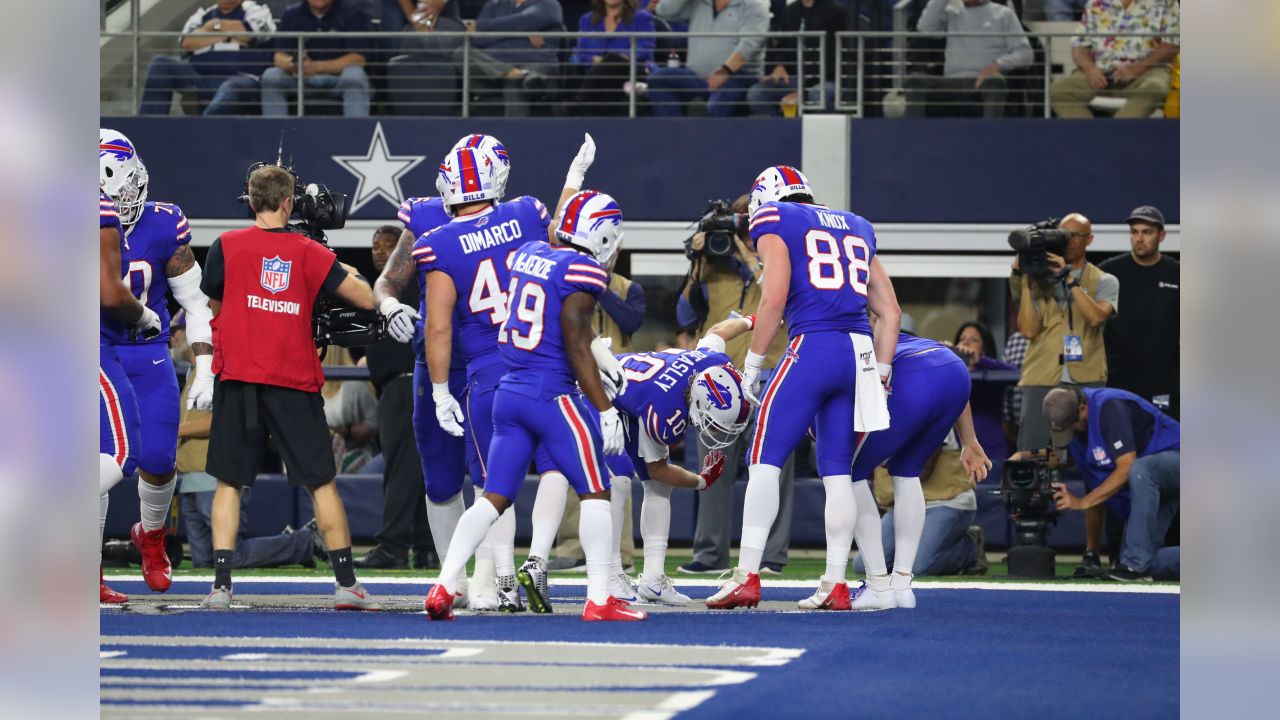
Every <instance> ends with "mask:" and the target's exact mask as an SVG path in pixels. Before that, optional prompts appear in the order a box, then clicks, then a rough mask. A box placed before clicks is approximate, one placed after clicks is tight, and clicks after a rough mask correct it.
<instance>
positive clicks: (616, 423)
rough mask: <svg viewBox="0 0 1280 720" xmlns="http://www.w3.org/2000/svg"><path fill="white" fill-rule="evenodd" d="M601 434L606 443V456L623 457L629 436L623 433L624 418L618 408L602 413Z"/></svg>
mask: <svg viewBox="0 0 1280 720" xmlns="http://www.w3.org/2000/svg"><path fill="white" fill-rule="evenodd" d="M600 433H601V435H602V436H603V437H602V439H603V441H604V443H603V444H604V454H605V455H621V454H622V453H623V452H625V451H626V449H627V436H626V433H624V432H623V431H622V418H621V417H619V416H618V409H617V408H613V407H611V408H609V409H608V410H605V411H604V412H602V413H600Z"/></svg>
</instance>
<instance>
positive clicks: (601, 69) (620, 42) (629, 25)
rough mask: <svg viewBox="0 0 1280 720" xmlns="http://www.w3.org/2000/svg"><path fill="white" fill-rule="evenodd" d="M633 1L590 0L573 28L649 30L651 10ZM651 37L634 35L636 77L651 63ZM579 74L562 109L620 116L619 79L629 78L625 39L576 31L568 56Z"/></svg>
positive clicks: (622, 101)
mask: <svg viewBox="0 0 1280 720" xmlns="http://www.w3.org/2000/svg"><path fill="white" fill-rule="evenodd" d="M636 1H637V0H591V12H588V13H583V14H582V17H581V18H579V19H578V32H582V33H615V32H653V31H654V25H653V15H651V14H650V13H649V11H647V10H640V9H638V8H637V7H636ZM656 42H657V40H656V39H655V38H653V37H646V38H636V39H635V47H636V58H635V62H636V80H637V81H642V80H644V79H645V78H646V77H648V75H649V71H650V70H651V69H652V68H653V48H654V45H655V44H656ZM570 59H571V60H572V62H573V64H574V66H575V67H576V68H578V69H579V70H580V71H581V72H582V73H583V74H582V77H581V78H579V79H578V80H577V81H576V82H577V91H576V92H575V93H574V95H573V97H572V98H571V99H570V101H569V104H568V106H567V107H566V110H567V111H568V112H567V113H566V114H572V115H626V114H627V96H626V95H625V94H624V92H623V84H624V83H626V82H627V81H629V80H630V78H631V38H620V37H614V38H611V37H608V36H607V35H582V36H579V37H578V45H577V47H576V48H574V50H573V56H572V57H571V58H570Z"/></svg>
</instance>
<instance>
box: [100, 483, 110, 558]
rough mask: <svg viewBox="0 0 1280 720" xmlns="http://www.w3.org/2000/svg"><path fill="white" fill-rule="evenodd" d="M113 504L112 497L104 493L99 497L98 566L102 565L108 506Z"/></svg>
mask: <svg viewBox="0 0 1280 720" xmlns="http://www.w3.org/2000/svg"><path fill="white" fill-rule="evenodd" d="M110 504H111V496H110V495H108V494H106V493H102V494H101V495H99V496H98V564H99V565H101V564H102V538H103V535H105V534H106V532H107V506H108V505H110Z"/></svg>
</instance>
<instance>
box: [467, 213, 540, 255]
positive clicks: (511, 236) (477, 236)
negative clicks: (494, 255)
mask: <svg viewBox="0 0 1280 720" xmlns="http://www.w3.org/2000/svg"><path fill="white" fill-rule="evenodd" d="M523 235H524V230H522V229H521V228H520V223H519V222H518V221H516V220H508V221H506V222H504V223H501V224H499V225H494V226H493V227H487V228H484V229H483V230H479V231H477V232H470V233H466V234H464V235H462V236H461V237H459V238H458V242H459V243H460V244H461V245H462V252H464V253H473V252H479V251H481V250H487V249H488V248H491V247H496V246H498V245H503V244H506V243H509V242H511V241H513V240H519V239H520V238H521V237H522V236H523Z"/></svg>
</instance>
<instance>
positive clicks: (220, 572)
mask: <svg viewBox="0 0 1280 720" xmlns="http://www.w3.org/2000/svg"><path fill="white" fill-rule="evenodd" d="M235 554H236V551H235V550H214V551H213V586H214V587H221V588H229V587H231V558H233V557H235Z"/></svg>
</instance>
